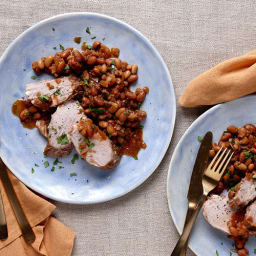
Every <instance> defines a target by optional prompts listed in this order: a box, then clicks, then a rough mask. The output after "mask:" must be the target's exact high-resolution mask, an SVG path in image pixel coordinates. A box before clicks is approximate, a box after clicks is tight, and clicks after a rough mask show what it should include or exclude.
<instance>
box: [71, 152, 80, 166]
mask: <svg viewBox="0 0 256 256" xmlns="http://www.w3.org/2000/svg"><path fill="white" fill-rule="evenodd" d="M78 159H79V157H78V154H74V156H73V158H72V160H71V163H72V164H74V163H75V161H76V160H78Z"/></svg>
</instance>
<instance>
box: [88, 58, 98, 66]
mask: <svg viewBox="0 0 256 256" xmlns="http://www.w3.org/2000/svg"><path fill="white" fill-rule="evenodd" d="M96 62H97V58H96V57H95V56H89V58H88V60H87V64H88V65H95V64H96Z"/></svg>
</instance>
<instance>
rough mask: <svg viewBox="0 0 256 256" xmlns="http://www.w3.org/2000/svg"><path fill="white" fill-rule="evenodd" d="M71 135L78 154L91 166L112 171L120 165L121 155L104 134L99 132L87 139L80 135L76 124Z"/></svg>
mask: <svg viewBox="0 0 256 256" xmlns="http://www.w3.org/2000/svg"><path fill="white" fill-rule="evenodd" d="M84 118H85V117H84ZM70 135H71V141H72V142H73V145H74V146H75V148H76V150H77V152H78V153H79V154H80V155H81V157H82V158H83V159H84V160H86V161H87V162H88V163H89V164H91V165H94V166H96V167H99V168H102V169H112V168H114V167H116V165H117V164H118V163H119V161H120V155H119V154H118V152H117V150H116V149H115V147H114V146H113V144H112V142H111V141H110V139H109V138H108V137H107V136H106V134H104V133H103V132H101V131H97V132H95V133H94V134H93V136H92V137H91V138H87V137H84V136H83V135H81V134H80V132H79V130H78V125H77V124H75V125H73V128H72V132H71V133H70Z"/></svg>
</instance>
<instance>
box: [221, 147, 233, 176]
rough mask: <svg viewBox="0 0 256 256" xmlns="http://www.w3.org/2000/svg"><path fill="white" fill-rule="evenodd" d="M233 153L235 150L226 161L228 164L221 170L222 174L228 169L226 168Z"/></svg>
mask: <svg viewBox="0 0 256 256" xmlns="http://www.w3.org/2000/svg"><path fill="white" fill-rule="evenodd" d="M233 154H234V152H233V153H231V155H230V157H229V158H228V160H227V161H226V164H225V165H224V167H223V169H222V170H221V172H220V176H222V175H223V173H224V172H225V170H226V168H227V166H228V164H229V162H230V160H231V158H232V156H233Z"/></svg>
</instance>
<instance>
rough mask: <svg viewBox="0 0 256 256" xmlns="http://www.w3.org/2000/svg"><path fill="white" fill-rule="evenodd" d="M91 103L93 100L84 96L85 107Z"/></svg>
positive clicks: (83, 103) (83, 104)
mask: <svg viewBox="0 0 256 256" xmlns="http://www.w3.org/2000/svg"><path fill="white" fill-rule="evenodd" d="M90 103H91V101H90V100H89V99H88V98H87V97H83V98H82V106H83V107H84V108H87V107H89V105H90Z"/></svg>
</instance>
